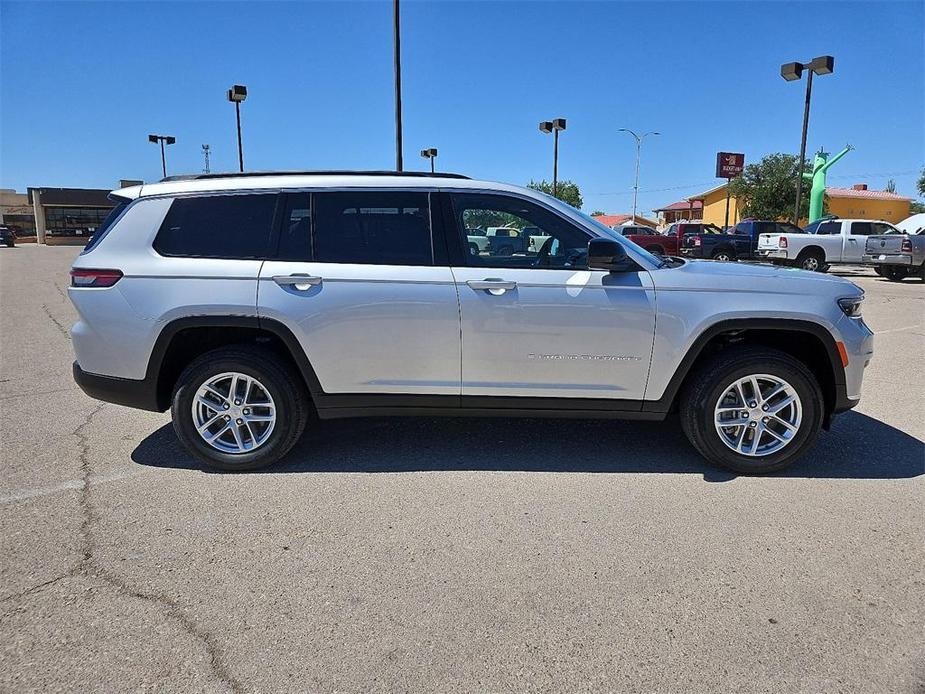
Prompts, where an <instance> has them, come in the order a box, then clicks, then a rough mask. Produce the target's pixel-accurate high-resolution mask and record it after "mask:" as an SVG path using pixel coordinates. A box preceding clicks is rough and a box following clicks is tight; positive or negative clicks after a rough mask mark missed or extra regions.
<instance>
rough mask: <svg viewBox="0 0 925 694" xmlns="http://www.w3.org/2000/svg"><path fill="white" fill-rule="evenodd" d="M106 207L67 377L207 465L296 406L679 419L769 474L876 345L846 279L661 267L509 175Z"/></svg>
mask: <svg viewBox="0 0 925 694" xmlns="http://www.w3.org/2000/svg"><path fill="white" fill-rule="evenodd" d="M113 199H114V201H116V202H117V203H118V205H117V207H116V208H115V210H114V211H113V214H112V215H110V218H109V219H107V221H106V222H105V223H104V224H103V225H102V228H101V229H100V230H99V231H98V232H97V233H96V235H95V237H94V240H93V242H92V243H90V244H88V245H87V247H86V248H85V249H84V250H83V252H82V253H81V254H80V255H79V256H78V257H77V259H76V260H75V262H74V265H73V267H72V269H71V287H70V289H69V291H68V295H69V296H70V298H71V300H72V301H73V303H74V305H75V306H76V307H77V310H78V314H79V319H78V321H77V323H76V324H75V325H74V326H73V328H72V331H71V335H72V343H73V346H74V350H75V352H76V362H75V363H74V378H75V380H76V381H77V383H78V384H79V385H80V387H81V388H82V389H83V390H84V392H86V393H87V394H88V395H90V396H92V397H95V398H98V399H101V400H105V401H109V402H114V403H118V404H123V405H129V406H132V407H137V408H141V409H147V410H154V411H159V412H160V411H164V410H166V409H168V408H170V409H171V414H172V418H173V424H174V430H175V431H176V433H177V436H178V437H179V439H180V441H182V442H183V444H184V445H185V446H186V448H187V450H188V451H190V453H191V454H192V455H193V456H195V457H196V458H198V459H199V460H200V461H202V462H203V463H204V464H206V465H209V466H212V467H215V468H219V469H223V470H248V469H255V468H259V467H264V466H266V465H269V464H271V463H273V462H275V461H277V460H279V459H280V458H281V457H283V456H284V455H285V454H286V453H287V452H288V451H289V450H290V449H291V448H292V446H293V445H294V444H295V443H296V441H297V440H298V439H299V437H300V436H301V434H302V432H303V430H304V429H305V427H306V426H307V425H308V423H309V416H308V415H309V412H310V411H311V412H315V413H317V415H318V417H319V418H320V420H322V421H323V420H325V419H331V418H337V417H359V416H382V415H428V416H429V415H451V416H459V415H478V416H498V415H509V416H516V417H521V416H526V417H571V418H588V417H604V418H615V419H620V418H625V419H633V420H639V419H646V420H662V419H664V418H665V417H667V416H668V415H669V413H672V412H678V413H679V414H680V420H681V427H682V429H683V430H684V432H685V434H686V435H687V437H688V439H689V440H690V441H691V443H692V444H693V446H694V448H695V449H696V450H697V451H698V452H699V453H700V454H701V455H703V456H704V457H705V458H706V459H707V460H709V461H711V462H712V463H715V464H717V465H722V466H725V467H727V468H730V469H732V470H736V471H739V472H743V473H759V472H768V471H771V470H777V469H780V468H782V467H784V466H786V465H788V464H790V463H791V462H793V461H794V460H796V459H797V458H798V457H799V456H801V455H802V454H803V453H804V452H806V450H807V449H808V448H809V447H810V446H811V445H812V443H813V441H814V440H815V439H816V437H817V434H818V433H819V430H820V428H823V427H828V425H829V423H830V422H831V419H832V417H833V415H835V414H837V413H839V412H843V411H845V410H847V409H850V408H852V407H854V406H855V405H856V404H857V403H858V400H859V398H860V395H861V381H862V378H863V373H864V367H865V365H866V364H867V363H868V361H869V360H870V359H871V356H872V350H873V337H872V333H871V331H870V330H869V329H868V328H867V326H866V325H865V324H864V321H863V319H862V318H861V306H862V303H863V298H864V293H863V291H861V289H860V288H858V287H857V286H855V285H854V284H852V283H851V282H848V281H847V280H844V279H841V278H838V277H829V276H821V275H814V274H810V273H799V274H795V273H790V272H784V271H782V270H779V269H777V268H769V267H763V266H753V265H745V264H735V265H734V264H723V263H702V262H700V263H698V262H692V261H687V260H683V259H680V258H667V259H666V258H659V257H656V256H654V255H652V254H651V253H648V252H646V251H645V250H644V249H642V248H640V247H639V246H637V245H636V244H634V243H631V242H630V241H628V240H627V239H626V238H625V237H623V236H621V235H619V234H617V233H616V232H615V231H613V230H612V229H610V228H608V227H606V226H603V225H601V224H599V223H598V222H596V221H594V220H593V219H591V218H590V217H587V216H585V215H583V214H582V213H581V212H579V211H578V210H576V209H575V208H573V207H571V206H570V205H568V204H566V203H563V202H560V201H558V200H556V199H554V198H552V197H551V196H548V195H544V194H543V193H540V192H537V191H533V190H529V189H526V188H521V187H518V186H512V185H505V184H501V183H490V182H485V181H474V180H470V179H468V178H465V177H462V176H456V175H452V174H437V175H434V174H413V173H410V172H409V173H405V174H394V173H392V174H382V173H379V174H376V173H365V174H364V173H357V174H354V175H345V174H343V173H339V174H337V175H325V174H320V173H306V174H292V173H287V174H266V175H263V174H233V175H229V174H226V175H214V174H211V175H210V174H206V175H197V176H189V177H185V178H183V179H179V180H169V181H163V182H160V183H154V184H150V185H149V184H145V185H143V186H136V187H131V188H125V189H123V190H119V191H116V192H114V193H113ZM491 215H498V216H501V215H504V216H506V217H507V218H510V219H512V220H513V221H512V226H513V225H514V224H516V226H517V227H518V228H520V229H522V230H523V229H526V228H528V227H529V228H534V229H536V230H539V231H540V232H541V233H540V234H531V235H533V236H545V237H547V240H546V241H545V242H544V243H543V244H542V248H541V249H540V251H539V252H538V253H537V254H536V255H512V256H491V255H487V254H486V255H472V254H471V253H469V252H468V247H467V231H466V230H467V228H469V227H472V226H473V225H472V224H471V223H470V220H471V219H476V218H481V219H484V218H486V217H488V216H491ZM294 220H295V223H294ZM306 221H308V222H310V223H305V222H306ZM315 421H316V420H312V424H311V426H323V423H321V424H317V423H315ZM472 436H474V437H477V436H479V431H478V427H475V428H473V430H472ZM544 445H555V443H554V442H552V443H550V442H546V444H544Z"/></svg>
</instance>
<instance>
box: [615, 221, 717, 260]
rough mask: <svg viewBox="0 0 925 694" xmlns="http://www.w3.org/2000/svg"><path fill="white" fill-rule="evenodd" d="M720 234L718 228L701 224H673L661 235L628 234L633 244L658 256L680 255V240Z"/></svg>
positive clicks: (627, 236)
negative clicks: (701, 235)
mask: <svg viewBox="0 0 925 694" xmlns="http://www.w3.org/2000/svg"><path fill="white" fill-rule="evenodd" d="M712 230H715V231H712ZM711 233H722V232H721V231H720V229H719V227H717V226H714V225H713V224H704V223H703V222H675V223H674V224H672V225H671V226H670V227H668V229H667V230H666V231H665V233H663V234H651V235H650V234H629V235H626V238H628V239H629V240H630V241H632V242H633V243H635V244H637V245H639V246H642V247H643V248H645V249H646V250H647V251H649V252H650V253H658V254H659V255H681V247H682V240H683V239H685V238H687V237H688V236H695V235H697V234H711Z"/></svg>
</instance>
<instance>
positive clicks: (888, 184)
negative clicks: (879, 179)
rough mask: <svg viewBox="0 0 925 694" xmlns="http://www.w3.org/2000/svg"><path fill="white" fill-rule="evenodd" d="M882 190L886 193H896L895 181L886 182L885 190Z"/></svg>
mask: <svg viewBox="0 0 925 694" xmlns="http://www.w3.org/2000/svg"><path fill="white" fill-rule="evenodd" d="M883 190H885V191H886V192H887V193H895V192H896V181H894V180H893V179H892V178H891V179H890V180H889V181H887V182H886V188H884V189H883Z"/></svg>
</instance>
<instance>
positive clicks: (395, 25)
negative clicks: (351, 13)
mask: <svg viewBox="0 0 925 694" xmlns="http://www.w3.org/2000/svg"><path fill="white" fill-rule="evenodd" d="M392 34H393V37H394V40H393V42H392V43H393V50H394V54H393V56H392V60H393V64H394V68H395V170H396V171H401V170H402V157H401V149H402V147H401V22H400V14H399V10H398V0H392Z"/></svg>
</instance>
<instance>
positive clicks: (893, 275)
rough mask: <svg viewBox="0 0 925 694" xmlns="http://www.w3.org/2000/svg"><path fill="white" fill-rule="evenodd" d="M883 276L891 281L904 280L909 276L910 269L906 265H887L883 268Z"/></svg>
mask: <svg viewBox="0 0 925 694" xmlns="http://www.w3.org/2000/svg"><path fill="white" fill-rule="evenodd" d="M883 276H884V277H886V278H887V279H888V280H890V282H902V281H903V280H904V279H906V278H907V277H908V276H909V270H908V269H906V268H904V267H890V266H887V267H885V268H883Z"/></svg>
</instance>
